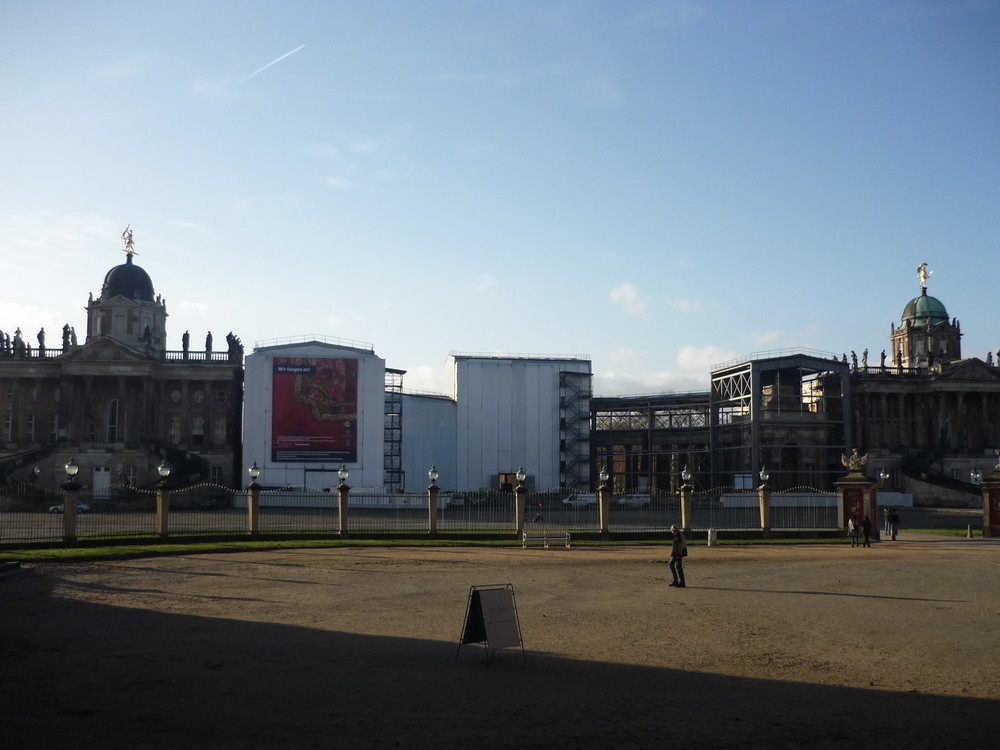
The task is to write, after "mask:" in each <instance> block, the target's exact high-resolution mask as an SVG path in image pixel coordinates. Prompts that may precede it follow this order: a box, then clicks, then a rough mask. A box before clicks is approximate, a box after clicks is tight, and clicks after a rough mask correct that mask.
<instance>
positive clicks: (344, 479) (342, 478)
mask: <svg viewBox="0 0 1000 750" xmlns="http://www.w3.org/2000/svg"><path fill="white" fill-rule="evenodd" d="M347 475H348V471H347V466H345V465H344V464H341V465H340V471H338V472H337V476H338V477H340V483H341V485H343V484H344V483H346V482H347Z"/></svg>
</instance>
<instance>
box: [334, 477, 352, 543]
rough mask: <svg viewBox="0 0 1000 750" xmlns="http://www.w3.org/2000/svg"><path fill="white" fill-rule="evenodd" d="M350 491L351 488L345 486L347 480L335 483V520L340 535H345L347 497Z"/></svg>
mask: <svg viewBox="0 0 1000 750" xmlns="http://www.w3.org/2000/svg"><path fill="white" fill-rule="evenodd" d="M350 493H351V488H350V487H348V486H347V482H341V483H340V484H339V485H337V520H338V531H339V532H340V536H341V537H346V536H347V498H348V497H349V496H350Z"/></svg>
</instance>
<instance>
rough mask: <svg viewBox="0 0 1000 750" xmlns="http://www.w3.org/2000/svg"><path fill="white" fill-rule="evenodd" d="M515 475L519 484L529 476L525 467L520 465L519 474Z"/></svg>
mask: <svg viewBox="0 0 1000 750" xmlns="http://www.w3.org/2000/svg"><path fill="white" fill-rule="evenodd" d="M514 476H515V477H517V483H518V484H524V480H525V479H526V478H527V476H528V475H527V474H525V473H524V467H523V466H518V467H517V474H515V475H514Z"/></svg>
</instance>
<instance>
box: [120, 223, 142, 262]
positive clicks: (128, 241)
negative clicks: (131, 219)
mask: <svg viewBox="0 0 1000 750" xmlns="http://www.w3.org/2000/svg"><path fill="white" fill-rule="evenodd" d="M122 239H123V240H125V254H126V255H128V256H129V257H131V256H133V255H138V254H139V253H137V252H136V251H135V247H134V244H133V242H132V225H131V224H129V225H128V226H127V227H125V231H124V232H122Z"/></svg>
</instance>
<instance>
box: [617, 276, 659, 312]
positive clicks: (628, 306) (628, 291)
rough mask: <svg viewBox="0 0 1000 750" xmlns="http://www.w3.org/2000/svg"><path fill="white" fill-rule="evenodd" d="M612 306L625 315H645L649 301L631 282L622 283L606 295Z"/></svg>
mask: <svg viewBox="0 0 1000 750" xmlns="http://www.w3.org/2000/svg"><path fill="white" fill-rule="evenodd" d="M608 297H609V299H610V300H611V302H612V304H614V305H616V306H617V307H619V308H621V310H622V311H623V312H625V313H626V314H627V315H645V314H646V311H647V309H648V308H649V300H648V299H646V298H645V297H643V296H642V295H641V294H640V293H639V288H638V287H637V286H636V285H635V284H633V283H632V282H631V281H624V282H622V283H621V284H619V285H618V286H616V287H614V288H613V289H612V290H611V292H610V293H609V295H608Z"/></svg>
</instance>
